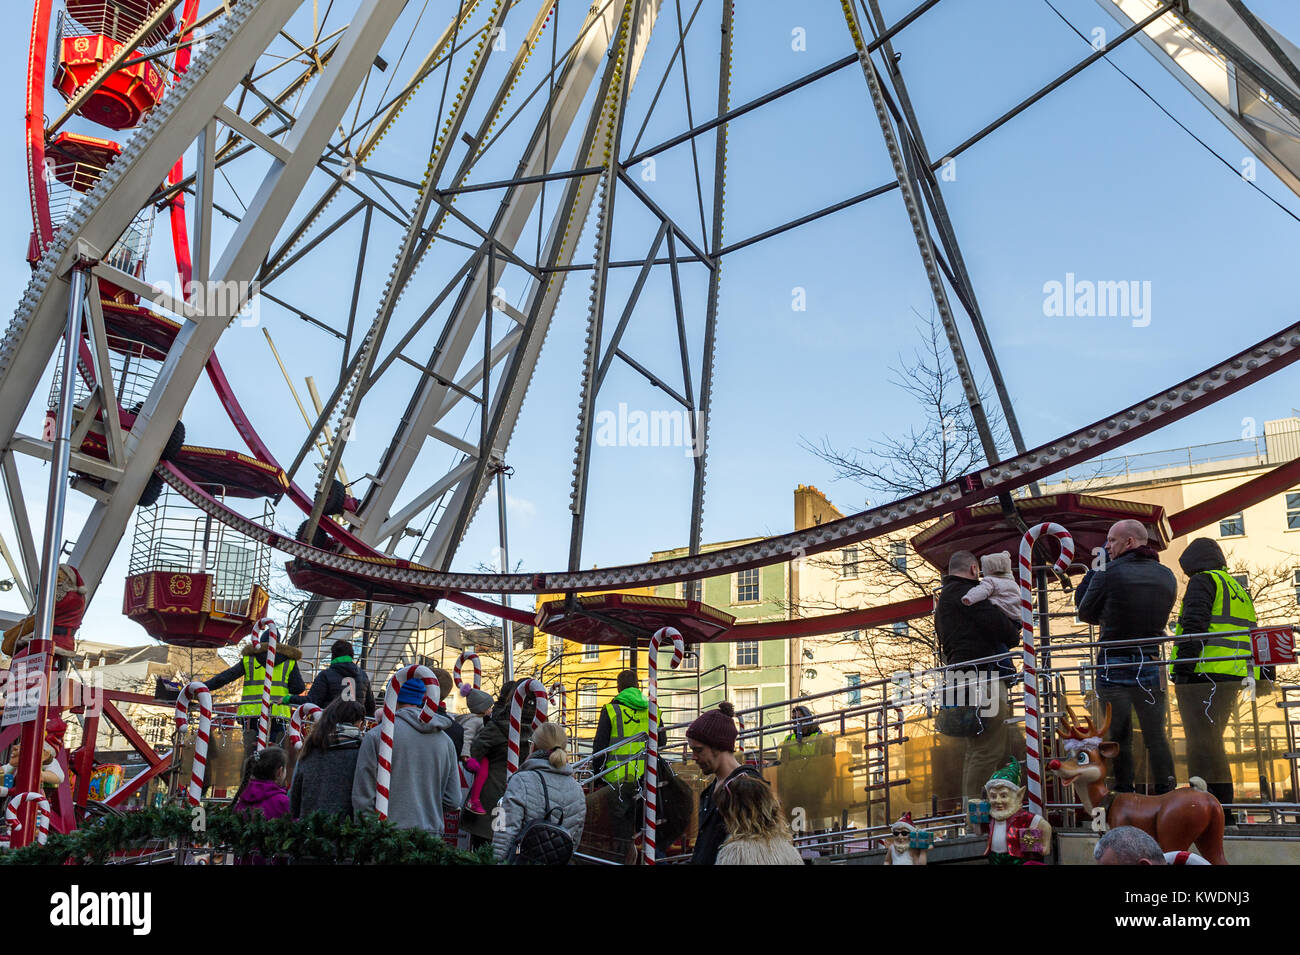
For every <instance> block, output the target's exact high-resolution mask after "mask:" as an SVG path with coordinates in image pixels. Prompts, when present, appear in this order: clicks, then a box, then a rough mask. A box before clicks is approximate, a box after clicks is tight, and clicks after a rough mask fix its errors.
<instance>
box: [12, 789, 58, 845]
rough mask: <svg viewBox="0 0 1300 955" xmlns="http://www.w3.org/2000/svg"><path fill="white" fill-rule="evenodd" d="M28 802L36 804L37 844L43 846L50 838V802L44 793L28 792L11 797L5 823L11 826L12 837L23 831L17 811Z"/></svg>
mask: <svg viewBox="0 0 1300 955" xmlns="http://www.w3.org/2000/svg"><path fill="white" fill-rule="evenodd" d="M28 802H34V803H36V844H37V845H38V846H43V845H45V841H46V840H47V839H49V837H50V801H49V800H48V799H46V798H45V795H44V794H43V793H33V792H26V793H16V794H15V795H13V796H10V797H9V801H8V802H7V803H5V822H6V823H8V825H9V832H10V834H11V835H12V833H15V832H18V831H19V830H20V829H22V823H20V822H19V821H18V813H17V812H16V811H15V810H17V809H18V807H20V806H21V805H22V804H23V803H28Z"/></svg>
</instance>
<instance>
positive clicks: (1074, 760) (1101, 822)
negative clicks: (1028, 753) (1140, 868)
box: [1047, 703, 1228, 865]
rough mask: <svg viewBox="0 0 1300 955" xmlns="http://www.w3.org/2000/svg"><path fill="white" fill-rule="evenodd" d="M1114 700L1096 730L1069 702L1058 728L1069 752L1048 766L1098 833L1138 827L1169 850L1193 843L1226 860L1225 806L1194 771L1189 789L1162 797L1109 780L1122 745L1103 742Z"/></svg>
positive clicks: (1223, 862)
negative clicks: (1123, 789)
mask: <svg viewBox="0 0 1300 955" xmlns="http://www.w3.org/2000/svg"><path fill="white" fill-rule="evenodd" d="M1110 716H1111V709H1110V704H1109V703H1107V704H1106V722H1105V723H1103V724H1102V726H1101V729H1097V728H1096V727H1095V725H1094V724H1093V722H1092V717H1091V716H1089V715H1085V716H1084V717H1083V718H1082V719H1080V718H1079V717H1078V716H1076V715H1075V714H1074V711H1073V710H1071V709H1070V708H1069V706H1067V707H1066V716H1064V717H1062V719H1061V726H1060V729H1059V730H1058V731H1057V732H1058V735H1059V736H1060V739H1061V742H1062V745H1063V746H1064V747H1065V752H1066V754H1067V758H1066V759H1054V760H1052V761H1051V762H1050V763H1048V764H1047V768H1048V769H1049V770H1051V771H1052V772H1053V773H1055V774H1056V776H1057V778H1058V779H1060V780H1061V782H1063V783H1066V784H1067V785H1071V784H1072V785H1073V786H1074V791H1075V794H1076V795H1077V796H1078V797H1079V801H1080V802H1082V803H1083V808H1084V809H1085V810H1087V811H1088V812H1089V813H1090V814H1091V815H1092V817H1093V820H1094V822H1093V828H1094V829H1097V830H1098V831H1100V832H1105V831H1106V830H1107V829H1114V828H1117V827H1119V826H1134V827H1136V828H1138V829H1141V830H1142V831H1143V832H1145V833H1147V834H1148V835H1150V836H1151V838H1153V839H1155V840H1156V842H1158V843H1159V844H1160V848H1161V849H1163V850H1164V851H1165V852H1182V851H1184V850H1186V849H1189V848H1190V847H1191V845H1192V843H1193V842H1195V843H1196V848H1197V849H1198V850H1199V851H1200V853H1201V855H1203V856H1205V858H1206V859H1207V860H1209V862H1210V863H1211V864H1212V865H1227V864H1228V860H1227V859H1226V858H1224V855H1223V807H1222V806H1221V805H1219V801H1218V800H1217V799H1215V798H1214V797H1213V796H1211V795H1210V794H1209V793H1208V792H1206V790H1205V781H1204V780H1203V779H1201V778H1200V777H1199V776H1193V777H1192V780H1191V786H1190V787H1189V788H1187V789H1175V790H1174V791H1173V792H1168V793H1165V794H1164V795H1162V796H1142V795H1139V794H1138V793H1113V792H1111V791H1110V788H1109V787H1108V786H1107V785H1106V777H1107V776H1108V775H1109V774H1110V761H1111V760H1112V759H1114V758H1115V756H1116V755H1117V754H1118V753H1119V744H1118V743H1115V742H1105V741H1104V740H1105V739H1106V732H1107V731H1108V730H1109V729H1110Z"/></svg>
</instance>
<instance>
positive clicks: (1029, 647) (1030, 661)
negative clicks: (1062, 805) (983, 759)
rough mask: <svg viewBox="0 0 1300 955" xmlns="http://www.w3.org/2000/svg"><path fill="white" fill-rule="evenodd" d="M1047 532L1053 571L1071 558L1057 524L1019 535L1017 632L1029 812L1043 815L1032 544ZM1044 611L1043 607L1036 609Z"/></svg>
mask: <svg viewBox="0 0 1300 955" xmlns="http://www.w3.org/2000/svg"><path fill="white" fill-rule="evenodd" d="M1044 534H1047V535H1049V536H1051V537H1055V538H1056V540H1057V543H1059V544H1060V545H1061V556H1060V557H1058V558H1057V559H1056V564H1055V566H1054V567H1053V571H1054V572H1061V573H1064V572H1065V570H1066V568H1068V567H1069V566H1070V562H1071V561H1072V560H1074V538H1073V537H1071V536H1070V532H1069V531H1067V530H1066V529H1065V528H1064V527H1062V526H1061V525H1060V524H1054V523H1050V522H1047V521H1044V522H1043V523H1041V524H1036V525H1034V526H1033V527H1031V528H1029V530H1027V531H1025V534H1024V536H1023V537H1021V538H1020V631H1021V635H1022V637H1023V640H1024V677H1025V774H1026V776H1027V777H1028V782H1029V787H1028V789H1029V811H1030V812H1032V813H1035V814H1036V815H1039V816H1041V815H1043V750H1042V740H1041V738H1040V736H1039V732H1040V731H1039V725H1038V652H1037V650H1036V648H1035V646H1034V602H1033V591H1032V586H1033V553H1034V544H1035V543H1036V542H1037V540H1038V539H1039V538H1040V537H1042V536H1043V535H1044ZM1039 612H1040V613H1047V608H1046V607H1040V608H1039Z"/></svg>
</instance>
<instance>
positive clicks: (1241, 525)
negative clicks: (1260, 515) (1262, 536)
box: [1219, 513, 1246, 537]
mask: <svg viewBox="0 0 1300 955" xmlns="http://www.w3.org/2000/svg"><path fill="white" fill-rule="evenodd" d="M1245 533H1246V518H1245V517H1244V516H1242V515H1241V514H1240V513H1238V514H1233V515H1232V516H1231V517H1225V518H1224V519H1223V520H1221V521H1219V536H1220V537H1243V536H1244V535H1245Z"/></svg>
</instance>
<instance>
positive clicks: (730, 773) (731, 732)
mask: <svg viewBox="0 0 1300 955" xmlns="http://www.w3.org/2000/svg"><path fill="white" fill-rule="evenodd" d="M735 714H736V708H735V707H733V706H732V705H731V704H730V703H728V702H727V701H726V700H724V701H722V702H721V703H719V704H718V708H717V709H714V710H707V711H705V712H704V713H701V714H700V715H699V716H698V717H696V719H695V722H693V723H692V724H691V725H690V726H689V727H687V729H686V742H687V743H688V744H690V747H691V755H692V756H693V757H694V758H695V763H696V765H697V766H699V767H700V769H701V770H702V771H703V772H705V773H712V774H713V782H711V783H709V785H708V787H707V788H706V789H705V790H704V792H702V793H700V825H699V830H698V832H697V834H696V837H695V851H694V852H692V853H691V865H715V864H716V863H717V861H718V850H719V849H720V848H722V843H723V842H725V841H726V839H727V835H728V833H727V827H726V825H725V823H723V821H722V816H721V814H720V813H719V812H718V809H717V798H718V794H719V793H720V792H722V790H724V789H726V787H727V785H728V784H729V783H730V782H731V781H732V780H733V779H735V778H736V777H738V776H755V777H757V778H758V779H760V780H761V779H762V778H763V777H762V775H761V774H760V773H759V772H758V770H756V769H754V767H752V766H742V765H741V764H740V761H739V760H737V759H736V722H735V720H734V718H733V717H734V716H735ZM720 787H721V788H720Z"/></svg>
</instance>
